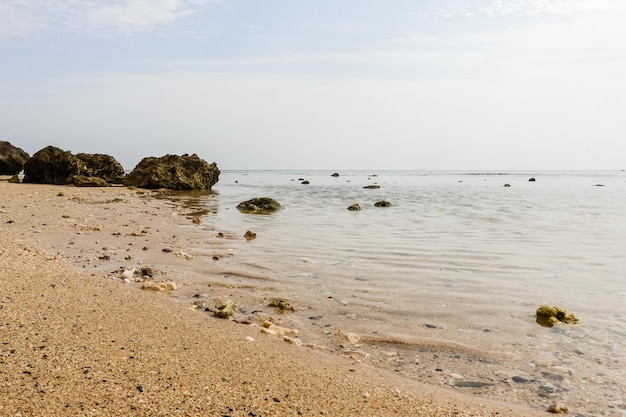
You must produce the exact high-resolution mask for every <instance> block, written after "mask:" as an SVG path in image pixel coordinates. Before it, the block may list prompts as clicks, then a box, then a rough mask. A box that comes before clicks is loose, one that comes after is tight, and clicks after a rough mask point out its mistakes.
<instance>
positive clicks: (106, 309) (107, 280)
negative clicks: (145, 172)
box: [0, 181, 543, 416]
mask: <svg viewBox="0 0 626 417" xmlns="http://www.w3.org/2000/svg"><path fill="white" fill-rule="evenodd" d="M153 194H154V193H153V192H151V191H145V190H129V189H127V188H123V187H111V188H106V189H81V188H75V187H64V186H49V185H35V184H8V183H6V182H4V181H2V182H0V195H2V196H3V203H2V204H0V206H2V208H1V209H2V213H1V214H0V216H1V217H0V221H1V227H2V240H3V242H2V251H3V256H2V259H3V261H2V262H3V268H2V280H1V282H2V286H3V289H2V294H3V296H2V305H1V307H2V308H1V309H0V316H1V317H3V320H2V322H3V324H4V328H5V331H4V332H3V335H4V337H5V340H3V342H4V343H5V344H4V345H3V351H2V356H3V362H4V365H5V367H4V372H3V391H4V392H6V393H7V395H6V396H5V398H8V400H2V401H0V405H1V407H2V408H0V413H1V414H3V415H16V413H21V415H23V416H26V415H41V413H45V414H47V415H155V414H158V415H164V414H168V413H169V414H172V415H197V414H201V413H202V415H298V413H300V414H301V415H312V414H318V415H319V414H320V413H323V414H325V415H423V416H429V415H433V416H434V415H459V416H463V415H475V416H479V415H480V416H482V415H513V416H514V415H520V416H521V415H526V416H528V415H534V414H537V415H538V414H543V413H541V411H538V410H531V409H528V408H523V407H522V406H520V405H516V404H508V403H507V404H505V403H498V402H493V401H490V400H488V399H484V398H479V397H470V396H464V395H462V394H460V393H456V392H450V391H444V390H442V389H439V388H437V387H431V386H427V385H423V384H421V383H419V382H416V381H414V380H410V379H407V378H402V377H400V376H397V375H393V373H391V372H388V371H385V370H381V369H375V368H372V367H370V366H366V365H364V364H363V363H362V362H360V361H358V360H353V359H349V358H348V359H346V358H341V357H337V356H334V355H327V354H325V353H324V352H323V351H320V350H315V349H312V348H305V347H298V346H294V345H292V344H289V343H285V342H284V341H282V340H280V339H279V338H276V337H271V336H270V335H264V334H260V333H259V331H258V329H257V328H254V326H245V325H241V324H236V323H235V322H233V321H227V320H219V319H216V318H213V317H211V316H210V315H208V314H201V313H200V312H198V311H197V309H192V308H190V305H189V304H186V303H183V302H179V301H180V299H177V298H176V297H171V296H168V295H166V294H155V293H153V292H148V291H141V290H140V289H139V288H140V285H139V283H136V285H132V283H131V285H127V284H125V283H124V281H123V279H122V278H121V277H119V276H116V274H117V273H119V274H121V272H122V269H123V268H125V267H124V265H128V266H133V265H137V264H139V265H158V266H159V267H158V268H160V269H161V270H160V271H158V272H157V273H156V274H155V275H156V276H155V280H156V281H168V280H170V279H173V280H174V281H178V280H177V278H176V277H175V274H174V271H176V268H177V265H185V262H189V259H188V258H187V257H186V256H185V255H189V253H188V251H189V247H188V246H187V245H188V243H187V242H181V241H180V240H178V239H177V237H176V230H177V228H179V227H180V226H181V225H185V224H191V221H192V217H193V216H192V215H191V213H189V212H187V211H186V210H185V208H184V207H180V206H177V205H175V204H172V203H171V202H169V201H165V200H159V199H155V198H154V196H153ZM116 199H117V200H116ZM215 226H216V227H217V226H218V225H215ZM103 232H104V233H103ZM218 233H219V231H217V230H216V234H218ZM95 235H97V237H94V236H95ZM226 238H227V239H228V238H229V236H226ZM230 238H231V239H233V241H237V240H238V239H243V237H239V236H232V237H230ZM163 249H168V250H169V249H171V252H163ZM106 256H108V257H109V260H108V261H107V262H105V260H104V259H100V257H103V258H105V257H106ZM214 256H216V257H218V258H219V257H220V256H230V253H229V252H228V250H226V249H225V248H218V249H216V254H215V255H214ZM103 264H104V265H106V266H103ZM158 268H157V269H158ZM214 268H216V270H218V271H219V268H220V266H219V262H214ZM77 269H78V270H79V271H77ZM111 278H113V279H111ZM179 284H180V286H179V288H180V291H181V292H183V293H184V292H187V293H192V292H195V291H198V289H197V288H195V287H191V286H185V282H184V281H183V282H180V281H179ZM178 291H179V290H177V291H176V292H178ZM176 292H175V293H176ZM20 326H21V327H20ZM246 338H247V339H246ZM250 338H252V339H254V342H250V341H249V340H250ZM229 358H233V361H232V362H231V361H229V360H228V359H229ZM225 359H226V360H225ZM146 397H147V398H146ZM518 407H522V408H518ZM250 413H252V414H250Z"/></svg>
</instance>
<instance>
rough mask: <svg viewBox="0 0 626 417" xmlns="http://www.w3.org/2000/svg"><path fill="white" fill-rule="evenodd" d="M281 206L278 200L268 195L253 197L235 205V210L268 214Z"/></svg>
mask: <svg viewBox="0 0 626 417" xmlns="http://www.w3.org/2000/svg"><path fill="white" fill-rule="evenodd" d="M282 208H283V206H281V205H280V203H279V202H278V201H276V200H274V199H271V198H269V197H261V198H253V199H251V200H248V201H243V202H241V203H239V204H238V205H237V210H239V211H240V212H242V213H247V214H270V213H274V212H275V211H278V210H280V209H282Z"/></svg>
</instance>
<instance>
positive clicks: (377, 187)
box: [363, 185, 380, 190]
mask: <svg viewBox="0 0 626 417" xmlns="http://www.w3.org/2000/svg"><path fill="white" fill-rule="evenodd" d="M363 188H365V189H366V190H377V189H379V188H380V185H366V186H365V187H363Z"/></svg>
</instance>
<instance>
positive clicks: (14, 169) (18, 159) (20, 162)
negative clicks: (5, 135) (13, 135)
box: [0, 140, 30, 175]
mask: <svg viewBox="0 0 626 417" xmlns="http://www.w3.org/2000/svg"><path fill="white" fill-rule="evenodd" d="M28 158H30V156H29V155H28V154H27V153H26V152H24V150H23V149H21V148H18V147H16V146H13V145H11V144H10V143H9V142H7V141H5V140H0V175H15V174H19V173H20V172H22V169H23V168H24V164H25V163H26V161H28Z"/></svg>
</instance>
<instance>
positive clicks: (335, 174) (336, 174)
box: [331, 172, 339, 177]
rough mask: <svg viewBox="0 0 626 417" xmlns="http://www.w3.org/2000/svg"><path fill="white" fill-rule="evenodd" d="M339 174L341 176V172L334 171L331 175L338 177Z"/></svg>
mask: <svg viewBox="0 0 626 417" xmlns="http://www.w3.org/2000/svg"><path fill="white" fill-rule="evenodd" d="M338 176H339V173H338V172H335V173H333V174H332V175H331V177H338Z"/></svg>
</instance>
